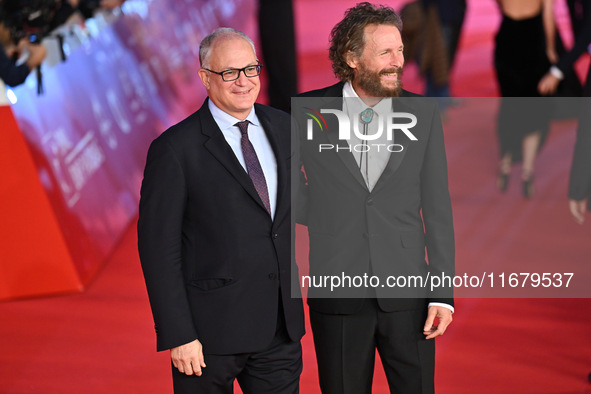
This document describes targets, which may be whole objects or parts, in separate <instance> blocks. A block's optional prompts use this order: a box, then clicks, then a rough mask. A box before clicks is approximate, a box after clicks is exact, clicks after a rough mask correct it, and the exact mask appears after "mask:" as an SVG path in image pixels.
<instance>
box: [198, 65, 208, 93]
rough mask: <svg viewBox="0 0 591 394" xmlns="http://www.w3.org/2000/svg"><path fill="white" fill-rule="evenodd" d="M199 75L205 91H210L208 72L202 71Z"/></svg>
mask: <svg viewBox="0 0 591 394" xmlns="http://www.w3.org/2000/svg"><path fill="white" fill-rule="evenodd" d="M198 74H199V79H200V80H201V83H202V84H203V86H205V89H209V73H208V72H207V70H204V69H200V70H199V73H198Z"/></svg>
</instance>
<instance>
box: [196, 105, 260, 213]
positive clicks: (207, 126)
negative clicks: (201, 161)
mask: <svg viewBox="0 0 591 394" xmlns="http://www.w3.org/2000/svg"><path fill="white" fill-rule="evenodd" d="M208 100H209V99H207V100H205V103H204V104H203V105H202V106H201V109H200V110H199V113H200V115H201V116H200V120H201V132H202V133H203V134H204V135H206V136H208V137H209V139H208V140H207V141H205V143H204V144H203V146H204V147H205V149H207V150H208V151H209V153H211V154H212V156H213V157H214V158H215V159H216V160H217V161H219V162H220V164H222V165H223V166H224V167H225V168H226V170H228V172H229V173H230V174H231V175H232V176H233V177H234V178H235V179H236V181H237V182H238V183H239V184H240V185H241V186H242V187H243V188H244V190H246V192H247V193H248V194H249V195H250V196H251V197H252V198H253V199H254V200H255V201H256V202H257V203H258V204H259V205H260V206H261V208H262V209H265V206H264V205H263V202H262V201H261V198H260V197H259V195H258V193H257V191H256V189H255V188H254V185H253V183H252V180H251V179H250V176H248V173H247V172H246V170H245V169H244V167H242V165H241V164H240V162H239V161H238V159H237V158H236V155H235V154H234V151H233V150H232V148H231V147H230V145H228V142H227V141H226V139H225V138H224V134H223V133H222V131H221V130H220V128H219V127H218V125H217V123H216V122H215V120H214V119H213V116H212V115H211V112H210V111H209V107H208V106H207V102H208Z"/></svg>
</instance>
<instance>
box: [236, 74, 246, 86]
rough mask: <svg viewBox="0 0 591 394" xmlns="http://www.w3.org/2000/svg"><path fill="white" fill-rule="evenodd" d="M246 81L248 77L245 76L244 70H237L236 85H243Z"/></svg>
mask: <svg viewBox="0 0 591 394" xmlns="http://www.w3.org/2000/svg"><path fill="white" fill-rule="evenodd" d="M247 82H248V77H247V76H246V72H245V71H244V70H241V71H238V79H237V80H236V83H237V84H238V85H241V86H243V85H245V84H246V83H247Z"/></svg>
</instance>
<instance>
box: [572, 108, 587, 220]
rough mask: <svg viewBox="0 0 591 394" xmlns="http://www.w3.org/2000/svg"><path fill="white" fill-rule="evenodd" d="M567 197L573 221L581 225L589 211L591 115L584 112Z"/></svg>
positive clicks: (580, 119) (578, 130)
mask: <svg viewBox="0 0 591 394" xmlns="http://www.w3.org/2000/svg"><path fill="white" fill-rule="evenodd" d="M587 102H588V101H587ZM587 111H588V109H587ZM568 197H569V203H568V204H569V209H570V213H571V215H572V216H573V219H574V220H575V221H576V222H577V223H579V224H583V223H584V221H585V211H591V115H590V114H589V113H588V112H586V111H583V112H582V114H581V117H580V118H579V127H578V129H577V141H576V143H575V153H574V156H573V162H572V166H571V171H570V182H569V189H568Z"/></svg>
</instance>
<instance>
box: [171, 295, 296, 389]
mask: <svg viewBox="0 0 591 394" xmlns="http://www.w3.org/2000/svg"><path fill="white" fill-rule="evenodd" d="M279 305H281V302H280V304H279ZM204 358H205V364H206V365H207V367H205V368H203V374H202V375H201V376H195V375H191V376H187V375H185V374H183V373H180V372H179V371H178V370H177V369H176V368H175V367H174V365H173V366H172V381H173V386H174V392H175V394H205V393H207V394H229V393H233V391H234V389H233V388H234V380H235V379H236V380H238V384H239V385H240V388H241V389H242V392H243V393H244V394H297V393H299V383H300V374H301V373H302V347H301V345H300V342H299V341H298V342H293V341H292V340H291V339H290V338H289V335H288V334H287V329H286V327H285V318H284V315H283V308H281V307H280V308H279V313H278V317H277V328H276V330H275V337H274V338H273V340H272V341H271V343H270V344H269V346H268V347H267V348H266V349H264V350H262V351H260V352H255V353H241V354H232V355H214V354H205V355H204Z"/></svg>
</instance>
